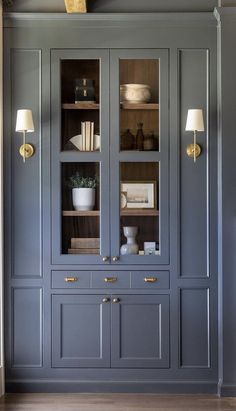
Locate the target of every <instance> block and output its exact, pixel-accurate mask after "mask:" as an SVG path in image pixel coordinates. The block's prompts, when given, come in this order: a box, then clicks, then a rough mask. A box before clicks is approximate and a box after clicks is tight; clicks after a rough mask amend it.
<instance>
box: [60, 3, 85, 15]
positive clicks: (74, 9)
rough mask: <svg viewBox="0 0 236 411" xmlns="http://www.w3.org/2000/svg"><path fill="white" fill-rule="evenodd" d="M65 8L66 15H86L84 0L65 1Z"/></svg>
mask: <svg viewBox="0 0 236 411" xmlns="http://www.w3.org/2000/svg"><path fill="white" fill-rule="evenodd" d="M65 6H66V11H67V13H86V12H87V1H86V0H65Z"/></svg>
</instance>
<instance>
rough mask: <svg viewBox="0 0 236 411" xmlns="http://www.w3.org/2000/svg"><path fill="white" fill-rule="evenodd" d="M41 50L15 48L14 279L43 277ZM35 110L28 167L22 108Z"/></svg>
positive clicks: (12, 133)
mask: <svg viewBox="0 0 236 411" xmlns="http://www.w3.org/2000/svg"><path fill="white" fill-rule="evenodd" d="M41 71H42V69H41V50H30V49H28V50H27V49H11V129H9V136H8V138H10V139H11V165H12V167H11V168H12V185H11V187H12V189H11V197H12V210H11V211H12V213H11V216H12V223H11V226H12V230H11V231H12V232H11V234H12V236H11V252H12V258H11V261H12V270H11V271H12V277H13V278H19V277H23V278H37V277H41V276H42V167H41V140H42V134H41V106H42V104H41V98H42V97H41ZM21 108H29V109H32V112H33V118H34V125H35V132H34V133H27V134H26V142H31V143H32V144H33V146H34V148H35V154H34V156H33V157H31V158H30V159H28V160H26V163H25V164H24V163H23V161H22V157H21V156H20V155H19V152H18V150H19V147H20V145H21V144H22V133H16V132H15V121H16V113H17V110H18V109H21Z"/></svg>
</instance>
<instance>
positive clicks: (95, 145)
mask: <svg viewBox="0 0 236 411" xmlns="http://www.w3.org/2000/svg"><path fill="white" fill-rule="evenodd" d="M69 141H70V142H71V143H72V144H73V145H74V146H75V147H76V148H77V150H80V151H85V150H83V138H82V134H78V135H77V136H74V137H71V138H70V140H69ZM96 150H100V136H99V135H98V134H94V135H93V142H92V141H91V150H90V151H96Z"/></svg>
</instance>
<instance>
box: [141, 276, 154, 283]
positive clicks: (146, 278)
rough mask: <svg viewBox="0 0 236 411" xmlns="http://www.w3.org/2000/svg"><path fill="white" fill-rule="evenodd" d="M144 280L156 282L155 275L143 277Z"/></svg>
mask: <svg viewBox="0 0 236 411" xmlns="http://www.w3.org/2000/svg"><path fill="white" fill-rule="evenodd" d="M144 281H145V283H156V282H157V278H156V277H145V278H144Z"/></svg>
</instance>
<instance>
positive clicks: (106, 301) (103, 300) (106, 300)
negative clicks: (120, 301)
mask: <svg viewBox="0 0 236 411" xmlns="http://www.w3.org/2000/svg"><path fill="white" fill-rule="evenodd" d="M109 301H110V298H107V297H105V298H103V299H102V302H103V303H109Z"/></svg>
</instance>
